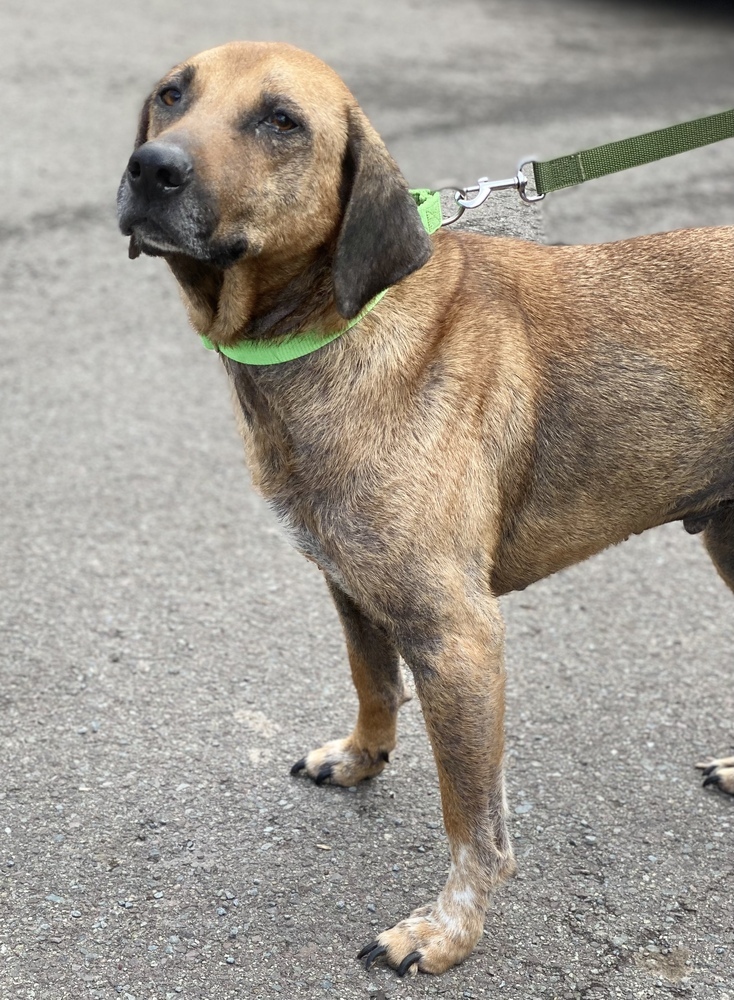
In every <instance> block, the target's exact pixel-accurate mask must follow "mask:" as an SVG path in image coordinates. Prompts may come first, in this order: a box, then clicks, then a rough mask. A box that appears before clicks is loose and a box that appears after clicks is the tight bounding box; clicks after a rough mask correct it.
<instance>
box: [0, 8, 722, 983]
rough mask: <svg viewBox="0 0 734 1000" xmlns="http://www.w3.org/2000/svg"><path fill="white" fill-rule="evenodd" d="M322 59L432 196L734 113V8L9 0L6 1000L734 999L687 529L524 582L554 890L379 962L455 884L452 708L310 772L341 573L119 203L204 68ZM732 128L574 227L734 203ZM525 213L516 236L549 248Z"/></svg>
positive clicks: (339, 656)
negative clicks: (251, 458)
mask: <svg viewBox="0 0 734 1000" xmlns="http://www.w3.org/2000/svg"><path fill="white" fill-rule="evenodd" d="M232 38H253V39H257V38H261V39H281V40H287V41H291V42H294V43H295V44H298V45H301V46H302V47H304V48H308V49H310V50H312V51H314V52H316V53H317V54H318V55H320V56H321V57H322V58H324V59H326V61H327V62H329V63H331V64H332V65H333V66H334V67H335V68H336V69H337V70H338V71H339V72H340V73H341V74H342V76H343V77H344V78H345V79H346V81H347V83H348V84H349V85H350V87H351V88H352V90H353V91H354V93H355V94H356V96H357V98H358V99H359V100H360V102H361V104H362V106H363V107H364V109H365V110H366V112H367V113H368V115H369V116H370V118H371V119H372V121H373V122H374V124H375V125H376V127H377V128H378V129H379V130H380V132H381V133H382V134H383V136H384V137H385V139H386V141H387V142H388V145H389V146H390V149H391V151H392V152H393V154H394V156H395V157H396V159H397V160H398V162H399V163H400V164H401V166H402V168H403V170H404V172H405V174H406V176H407V178H408V180H409V182H410V183H411V184H413V185H415V186H430V185H437V184H441V183H445V182H451V181H456V182H464V183H470V182H473V181H474V180H475V179H476V178H477V177H479V176H480V175H483V174H490V175H492V176H507V175H508V174H509V173H512V172H513V171H514V168H515V165H516V161H517V160H518V158H519V157H520V156H523V155H524V154H528V153H529V154H535V155H537V156H540V157H543V158H545V157H550V156H553V155H557V154H561V153H566V152H571V151H573V150H576V149H579V148H582V147H584V146H589V145H593V144H595V143H598V142H603V141H607V140H611V139H615V138H621V137H624V136H627V135H633V134H636V133H639V132H642V131H645V130H647V129H650V128H655V127H659V126H662V125H666V124H669V123H672V122H675V121H682V120H685V119H687V118H693V117H696V116H698V115H703V114H708V113H712V112H714V111H719V110H722V109H724V108H728V107H731V105H732V93H734V17H732V16H731V14H730V13H729V11H728V8H727V7H726V6H724V5H720V4H711V5H706V4H703V5H702V4H693V3H692V4H690V5H687V4H682V3H680V4H675V5H670V4H663V3H657V4H656V3H649V4H643V3H633V2H631V0H629V2H612V0H608V2H602V0H557V2H556V0H516V2H514V3H512V4H509V3H500V2H499V0H482V2H479V0H476V2H469V0H454V2H452V3H450V4H449V3H437V2H432V0H424V2H420V3H419V2H417V0H415V2H392V3H387V2H386V0H372V2H370V3H364V4H362V5H357V4H355V3H352V2H348V0H340V2H337V0H318V2H316V0H314V2H311V3H305V2H303V0H271V2H269V3H268V4H264V3H257V4H256V3H251V2H249V0H240V2H238V3H235V2H233V0H209V2H208V3H206V4H188V5H183V4H180V3H173V2H171V0H152V2H151V0H148V2H143V0H128V2H127V3H125V4H119V5H118V4H114V5H113V4H100V3H99V2H96V3H93V2H92V0H74V2H73V3H72V2H71V0H56V2H51V0H39V2H37V3H35V4H28V3H27V2H25V0H23V2H21V0H4V2H3V5H2V7H1V8H0V39H2V43H3V44H2V47H3V56H4V58H3V61H2V64H1V65H0V80H1V88H0V122H1V123H2V147H3V155H2V157H0V316H2V321H3V322H2V328H1V330H0V338H2V347H3V350H2V360H1V361H0V449H1V451H0V469H1V470H2V479H1V480H0V482H1V484H2V488H1V490H0V635H1V636H2V642H1V643H0V769H1V774H2V777H0V997H2V1000H5V998H12V1000H26V998H27V1000H31V998H32V1000H67V998H75V1000H76V998H86V997H89V998H93V1000H108V998H109V1000H112V998H115V997H122V998H123V1000H176V998H178V997H179V996H180V997H182V998H184V1000H220V998H222V1000H228V998H234V997H242V998H252V1000H270V998H274V997H282V998H283V1000H291V998H296V997H298V998H300V997H308V998H321V997H327V998H328V997H331V998H334V1000H352V998H364V1000H367V998H369V997H373V998H375V1000H387V998H398V997H433V996H444V997H447V998H464V997H466V998H479V997H490V996H491V997H493V998H498V997H500V998H501V997H504V998H507V1000H530V998H535V997H543V998H545V997H548V998H554V997H558V998H562V1000H567V998H568V1000H571V998H583V1000H603V998H608V997H614V998H616V997H621V998H653V997H655V998H658V997H660V998H665V997H691V998H694V1000H734V799H729V798H726V797H725V796H723V795H722V794H720V793H718V792H716V791H713V790H711V789H707V790H703V789H702V788H701V786H700V778H699V776H698V774H697V772H696V771H695V770H694V769H693V764H694V763H695V762H696V761H697V760H699V759H701V758H702V757H704V756H706V755H708V754H710V753H714V752H722V751H726V750H727V748H728V747H729V746H730V745H731V744H732V743H734V681H733V679H732V678H733V672H732V640H734V618H733V616H732V610H733V608H734V605H732V595H731V594H730V593H729V592H728V591H727V589H726V588H725V587H724V586H723V584H721V583H720V581H719V580H718V578H717V577H716V574H715V573H714V571H713V569H712V567H711V565H710V563H709V561H708V559H707V558H706V556H705V554H704V552H703V550H702V547H701V545H700V541H699V539H697V538H693V537H689V536H687V535H686V534H685V533H684V531H683V530H682V528H681V527H680V526H679V525H671V526H668V527H666V528H665V529H658V530H656V531H653V532H649V533H647V534H646V535H643V536H641V537H637V538H634V539H632V540H630V541H628V542H627V543H625V544H624V545H622V546H619V547H616V548H614V549H612V550H609V551H607V552H605V553H604V554H602V555H601V556H598V557H596V558H595V559H592V560H590V561H589V562H587V563H585V564H583V565H581V566H577V567H574V568H573V569H570V570H568V571H565V572H563V573H561V574H559V575H557V576H556V577H554V578H552V579H550V580H547V581H544V582H542V583H540V584H536V585H535V586H533V587H532V588H530V589H529V590H527V591H525V592H524V593H522V594H517V595H511V596H509V597H508V598H506V599H504V600H503V609H504V612H505V615H506V618H507V622H508V674H509V692H508V706H509V707H508V714H507V744H508V763H509V766H508V786H509V787H508V791H509V797H510V810H511V830H512V836H513V837H514V841H515V847H516V851H517V855H518V861H519V873H518V875H517V877H516V878H514V879H513V880H511V881H510V882H509V883H508V884H507V885H506V886H505V887H503V888H502V890H500V891H499V892H498V893H497V894H496V897H495V899H494V901H493V905H492V908H491V911H490V913H489V916H488V918H487V923H486V931H485V936H484V938H483V940H482V942H481V943H480V946H479V947H478V948H477V950H476V952H475V953H474V954H473V955H472V957H471V958H470V959H469V960H468V961H467V962H466V963H465V964H464V965H462V966H461V967H459V968H457V969H454V970H452V971H450V972H449V973H447V974H446V975H444V976H443V977H440V978H432V977H429V976H423V975H421V976H418V977H416V978H412V979H410V978H409V979H406V980H402V981H401V980H398V979H397V978H396V977H395V975H394V973H392V972H390V971H389V970H387V969H385V968H382V967H379V966H376V967H374V968H373V969H372V970H371V971H370V972H369V973H366V972H364V970H363V969H362V967H361V965H360V964H359V963H358V962H357V961H356V957H355V956H356V952H357V951H358V950H359V948H361V947H362V945H363V944H365V943H367V941H369V940H371V939H372V938H373V937H374V935H375V933H376V932H379V930H381V929H382V928H384V927H387V926H389V925H391V924H392V923H393V922H395V921H396V920H397V919H399V918H401V917H403V916H405V915H406V914H407V913H408V911H409V910H410V909H411V908H413V907H414V906H416V905H418V904H420V903H422V902H425V901H428V900H430V899H432V898H434V897H435V893H436V891H437V890H438V889H439V888H440V886H441V885H442V883H443V880H444V878H445V874H446V869H447V865H448V856H447V846H446V841H445V837H444V834H443V831H442V827H441V817H440V804H439V797H438V789H437V782H436V776H435V768H434V764H433V761H432V758H431V754H430V750H429V747H428V744H427V741H426V737H425V732H424V727H423V723H422V717H421V714H420V709H419V706H418V704H417V701H416V700H413V701H412V702H410V703H409V704H408V705H406V706H405V707H404V709H403V710H402V712H401V729H400V743H399V747H398V750H397V752H396V753H395V755H394V759H393V761H392V763H391V765H390V767H389V768H388V769H387V771H386V772H385V773H384V774H383V775H382V776H381V777H380V778H379V779H376V780H374V781H372V782H368V783H366V784H364V785H363V786H362V787H360V788H358V789H356V790H345V789H339V788H332V787H323V788H320V789H317V788H315V787H313V786H312V785H311V784H310V783H309V782H307V781H304V780H297V779H293V778H291V777H290V776H289V773H288V771H289V767H290V765H291V763H292V762H293V761H295V760H296V759H297V758H299V757H301V756H302V755H303V753H304V752H306V751H307V750H309V749H311V748H312V747H314V746H317V745H319V744H321V743H322V742H323V741H324V740H325V739H330V738H335V737H338V736H342V735H344V734H345V733H346V732H347V731H348V729H349V728H350V726H351V723H352V719H353V715H354V711H355V697H354V695H353V692H352V690H351V682H350V680H349V672H348V668H347V665H346V659H345V655H344V650H343V643H342V637H341V634H340V630H339V625H338V622H337V619H336V615H335V613H334V611H333V609H332V607H331V605H330V601H329V598H328V595H327V593H326V588H325V586H324V585H323V582H322V580H321V579H320V576H319V573H318V571H317V570H315V568H314V567H313V566H311V565H310V564H309V563H307V562H306V561H305V560H304V559H303V558H302V557H300V556H299V555H298V554H297V553H296V552H295V551H294V550H292V549H291V548H290V546H289V545H288V543H287V541H286V540H285V539H284V537H283V536H282V535H281V533H280V531H279V529H278V527H277V525H276V523H275V521H274V520H273V518H272V516H271V515H270V513H269V512H268V511H267V510H266V509H265V507H264V505H263V504H262V503H261V502H260V501H259V500H258V499H257V498H256V497H255V496H254V494H253V493H252V491H251V490H250V488H249V485H248V479H247V473H246V470H245V467H244V461H243V456H242V448H241V445H240V442H239V440H238V437H237V434H236V430H235V423H234V419H233V417H232V413H231V409H230V405H229V399H228V388H227V385H226V381H225V378H224V375H223V373H222V371H221V370H220V366H219V364H218V362H217V359H216V358H215V357H213V356H212V355H211V354H209V353H208V352H206V351H204V350H203V349H202V348H201V346H200V344H199V343H198V341H197V338H196V336H195V335H194V334H193V333H192V331H191V330H190V329H189V328H188V326H187V323H186V320H185V317H184V313H183V308H182V306H181V304H180V302H179V299H178V294H177V291H176V288H175V285H174V282H173V280H172V278H171V277H170V275H168V273H167V271H166V268H165V266H164V265H163V264H162V263H161V262H160V261H155V260H150V259H140V260H138V261H135V262H131V261H129V260H128V259H127V251H126V243H125V240H124V239H123V238H122V237H121V236H120V235H119V234H118V232H117V229H116V224H115V216H114V196H115V191H116V187H117V183H118V179H119V176H120V174H121V173H122V170H123V168H124V166H125V163H126V161H127V157H128V156H129V153H130V150H131V144H132V139H133V136H134V133H135V124H136V116H137V110H138V107H139V105H140V103H141V102H142V100H143V98H144V96H145V95H146V93H147V91H148V89H149V88H150V86H151V85H152V83H153V82H154V81H155V79H156V78H157V77H158V76H159V75H161V73H162V72H164V71H165V70H166V69H167V68H168V67H169V66H170V65H172V64H173V63H175V62H177V61H179V60H181V59H182V58H185V57H186V56H188V55H190V54H193V53H194V52H196V51H199V50H201V49H204V48H207V47H209V46H211V45H214V44H218V43H220V42H224V41H227V40H229V39H232ZM733 168H734V141H732V140H730V141H729V142H727V143H722V144H720V145H718V146H716V147H711V148H709V149H706V150H701V151H698V152H694V153H689V154H686V155H685V156H680V157H676V158H675V159H672V160H667V161H663V162H661V163H658V164H655V165H652V166H649V167H645V168H641V169H639V170H636V171H633V172H630V173H628V174H625V175H619V176H617V177H614V178H610V179H607V180H601V181H596V182H593V183H590V184H587V185H585V186H584V187H582V188H580V189H577V190H575V191H572V192H562V193H559V194H557V195H555V196H553V197H550V198H548V199H547V200H546V202H545V203H544V204H543V211H542V226H543V227H544V230H545V238H546V239H548V240H551V241H562V242H596V241H600V240H606V239H616V238H622V237H625V236H631V235H635V234H637V233H642V232H652V231H659V230H665V229H671V228H676V227H679V226H684V225H709V224H719V223H734V186H733V185H732V181H731V177H732V170H733ZM524 211H525V210H523V209H522V208H521V207H520V206H519V204H518V205H515V204H514V203H513V202H512V196H509V195H508V196H506V197H505V198H499V199H498V201H497V202H495V203H494V204H491V205H490V206H489V207H488V209H487V214H486V224H487V225H489V227H490V228H491V229H493V230H494V231H498V230H503V229H504V230H507V229H508V228H509V229H511V230H512V231H516V232H519V233H522V234H524V235H526V236H527V237H532V238H539V237H540V227H541V220H540V219H539V217H538V216H537V215H532V214H527V213H526V214H522V213H523V212H524Z"/></svg>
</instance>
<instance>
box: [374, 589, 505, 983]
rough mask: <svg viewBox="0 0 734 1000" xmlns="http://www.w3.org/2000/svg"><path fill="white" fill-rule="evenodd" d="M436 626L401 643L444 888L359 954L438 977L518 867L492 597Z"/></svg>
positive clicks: (440, 618)
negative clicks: (436, 812)
mask: <svg viewBox="0 0 734 1000" xmlns="http://www.w3.org/2000/svg"><path fill="white" fill-rule="evenodd" d="M435 620H436V627H435V630H434V629H433V628H432V627H431V628H429V627H427V626H426V617H425V615H423V616H422V619H421V621H420V626H419V627H416V628H412V627H411V626H410V623H408V629H407V634H408V635H409V638H406V639H403V640H401V641H400V642H399V645H400V649H401V652H402V653H403V656H404V657H405V660H406V662H407V663H408V665H409V666H410V667H411V669H412V670H413V673H414V675H415V680H416V688H417V691H418V695H419V697H420V701H421V707H422V708H423V714H424V716H425V720H426V727H427V729H428V735H429V737H430V740H431V745H432V747H433V753H434V756H435V759H436V765H437V769H438V776H439V784H440V788H441V803H442V806H443V816H444V824H445V827H446V833H447V835H448V840H449V846H450V850H451V867H450V869H449V876H448V880H447V882H446V885H445V886H444V888H443V889H442V890H441V892H440V893H439V896H438V899H437V900H436V901H435V902H434V903H430V904H428V905H427V906H422V907H420V908H419V909H417V910H415V911H414V912H413V913H412V914H411V915H410V916H409V917H408V918H407V919H405V920H401V921H400V923H398V924H396V925H395V926H394V927H392V928H390V930H387V931H383V933H382V934H380V935H379V936H378V937H377V938H376V940H375V941H373V942H372V943H371V944H370V945H368V946H367V947H366V948H364V949H363V950H362V952H361V953H360V957H361V958H364V959H365V964H366V966H367V967H369V965H370V964H371V963H372V962H373V961H374V960H375V959H376V958H378V957H379V956H381V955H384V956H385V958H386V960H387V962H388V963H389V964H390V965H391V966H393V968H395V969H397V971H398V974H399V975H403V974H404V973H405V972H406V971H407V970H408V969H409V968H410V967H411V966H413V965H417V967H418V968H419V969H420V970H421V971H423V972H432V973H440V972H444V971H445V970H446V969H448V968H450V967H451V966H452V965H455V964H456V963H457V962H461V961H462V960H463V959H464V958H466V957H467V955H469V953H470V952H471V951H472V949H473V948H474V946H475V945H476V943H477V941H478V940H479V938H480V937H481V934H482V930H483V927H484V918H485V913H486V909H487V904H488V901H489V893H490V890H491V889H492V888H493V887H495V886H496V885H498V884H499V883H500V882H502V881H503V880H504V879H505V878H506V877H507V876H508V875H510V874H511V873H512V872H513V871H514V868H515V863H514V858H513V854H512V847H511V845H510V840H509V836H508V832H507V827H506V822H505V813H506V805H505V795H504V783H503V774H502V766H503V741H504V734H503V716H504V680H505V678H504V664H503V638H504V629H503V624H502V619H501V617H500V614H499V610H498V608H497V602H496V600H495V599H493V598H491V597H489V596H487V597H486V600H482V602H481V606H478V605H477V604H474V603H473V602H472V603H470V602H468V601H467V602H461V601H459V602H456V603H455V602H453V601H452V603H451V605H450V607H448V608H447V607H445V606H444V607H443V608H441V609H440V612H439V613H438V614H437V615H436V618H435Z"/></svg>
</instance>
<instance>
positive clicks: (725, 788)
mask: <svg viewBox="0 0 734 1000" xmlns="http://www.w3.org/2000/svg"><path fill="white" fill-rule="evenodd" d="M696 767H697V768H699V769H700V770H701V771H703V776H704V780H703V784H704V788H705V787H706V785H716V787H717V788H720V789H721V790H722V792H728V793H729V795H734V757H719V758H714V759H713V760H709V761H706V762H704V763H702V764H696Z"/></svg>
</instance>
